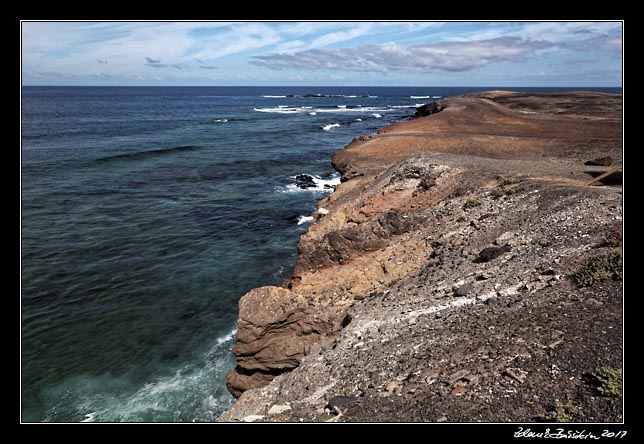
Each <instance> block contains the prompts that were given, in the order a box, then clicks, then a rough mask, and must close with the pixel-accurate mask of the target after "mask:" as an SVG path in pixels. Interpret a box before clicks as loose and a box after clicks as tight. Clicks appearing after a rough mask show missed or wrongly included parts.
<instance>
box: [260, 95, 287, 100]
mask: <svg viewBox="0 0 644 444" xmlns="http://www.w3.org/2000/svg"><path fill="white" fill-rule="evenodd" d="M262 97H265V98H267V99H285V98H286V96H268V95H266V96H262Z"/></svg>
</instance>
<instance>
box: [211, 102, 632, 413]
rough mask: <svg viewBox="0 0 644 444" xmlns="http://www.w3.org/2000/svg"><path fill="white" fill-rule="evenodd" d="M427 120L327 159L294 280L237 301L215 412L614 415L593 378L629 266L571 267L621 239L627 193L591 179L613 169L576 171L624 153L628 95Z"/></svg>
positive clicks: (470, 106) (615, 358) (475, 105)
mask: <svg viewBox="0 0 644 444" xmlns="http://www.w3.org/2000/svg"><path fill="white" fill-rule="evenodd" d="M430 111H431V112H429V114H428V115H427V116H426V117H421V118H418V119H416V120H413V121H409V122H405V123H400V124H396V125H392V126H390V127H387V128H384V129H382V130H381V131H380V132H379V134H376V135H371V136H367V137H360V138H358V139H356V140H354V142H352V143H351V144H350V145H349V146H347V147H346V148H345V149H344V150H342V151H340V152H338V153H337V154H336V155H335V156H334V159H333V162H334V165H335V166H336V168H337V169H338V170H339V171H340V172H341V173H342V174H343V182H342V183H341V184H340V185H339V186H338V187H337V188H336V190H335V191H334V192H333V193H332V194H331V195H330V196H329V197H327V198H325V199H323V200H322V201H320V203H319V205H318V210H317V211H316V212H314V213H313V216H314V220H313V221H312V222H311V224H310V227H309V230H308V232H307V233H306V234H305V235H303V236H302V238H301V240H300V243H299V246H298V253H299V258H298V261H297V263H296V265H295V268H294V271H293V277H292V279H291V281H290V283H289V284H288V288H278V287H263V288H259V289H254V290H252V291H250V292H249V293H248V294H246V295H245V296H243V297H242V299H241V300H240V305H239V308H240V310H239V328H238V333H237V344H236V345H235V348H234V352H235V356H236V358H237V368H236V369H235V371H233V372H232V373H231V374H230V375H229V376H228V387H229V390H230V391H231V393H233V394H234V395H235V396H236V397H239V396H240V395H241V398H240V399H239V401H238V402H237V403H236V404H235V406H233V408H232V409H231V410H230V411H229V412H227V413H226V414H224V416H222V418H221V419H220V420H223V421H236V420H242V419H244V418H252V420H289V421H295V420H299V419H300V418H302V420H307V421H327V420H329V421H331V420H332V421H351V420H354V421H371V420H373V421H376V420H385V421H396V420H401V421H409V420H411V421H416V420H420V421H443V420H448V421H452V420H458V421H480V420H483V421H497V420H498V421H506V420H512V421H526V420H528V421H529V420H534V419H535V418H536V417H538V416H539V415H547V414H549V413H548V412H549V411H550V410H552V409H555V408H556V403H557V402H559V401H557V400H559V399H562V397H563V398H566V399H569V400H570V402H571V403H572V404H575V403H576V405H577V409H576V410H575V411H576V412H577V413H575V414H576V415H577V417H575V419H577V420H580V421H584V420H591V419H592V420H600V421H601V420H603V419H608V420H611V421H614V420H618V418H619V417H620V415H621V410H620V407H619V400H615V399H608V398H606V399H603V398H601V397H600V399H599V401H598V400H597V397H596V396H595V397H593V395H592V393H593V392H592V388H591V387H589V386H587V383H586V382H584V381H586V379H584V374H587V373H589V372H592V371H593V369H595V368H596V367H599V366H602V365H603V366H606V365H608V366H612V367H615V368H617V367H620V366H621V345H622V344H621V308H620V307H621V283H620V282H618V281H615V280H613V279H618V276H621V273H616V272H614V270H612V271H611V272H609V273H604V274H602V275H601V276H604V278H602V279H598V280H597V281H596V282H595V281H593V280H592V279H591V280H590V281H589V282H592V285H590V286H589V287H588V288H586V287H584V288H582V287H580V284H579V282H578V281H577V280H576V278H575V276H576V275H577V276H581V275H579V274H576V273H578V272H579V270H580V268H583V267H584V266H585V265H584V264H586V263H587V261H589V260H593V258H595V257H597V256H601V255H605V257H611V258H612V259H611V261H612V262H610V261H609V262H610V263H611V264H614V263H615V261H614V260H613V259H614V258H615V257H616V256H615V254H617V253H616V252H618V251H619V248H620V245H621V236H616V235H615V230H616V229H617V228H618V227H620V226H621V186H612V187H608V186H598V187H587V186H586V185H585V183H586V182H587V181H588V180H589V178H590V177H591V176H590V175H589V173H592V172H598V171H602V168H603V169H604V170H605V169H606V167H602V166H587V165H584V162H586V161H588V160H592V159H597V158H602V157H607V156H610V157H612V158H613V159H619V158H621V143H622V142H621V96H613V95H603V94H590V93H570V94H521V93H505V92H488V93H482V94H473V95H466V96H460V97H454V98H451V99H447V100H445V101H442V102H441V103H440V104H439V105H437V106H435V107H433V108H432V109H431V110H430ZM620 233H621V231H620ZM608 238H610V239H612V240H611V242H612V243H609V244H607V243H606V242H607V241H606V239H608ZM615 239H618V241H615ZM606 255H608V256H606ZM610 255H612V256H610ZM619 261H620V262H619V266H620V267H621V256H619ZM609 262H606V260H603V262H602V261H599V262H598V263H601V264H605V263H609ZM592 270H594V269H592ZM593 272H594V271H593ZM611 273H612V274H611ZM586 274H588V272H586ZM586 274H585V275H584V276H585V277H584V279H586ZM591 274H592V273H591ZM606 276H608V277H607V278H606ZM584 282H585V281H584ZM589 301H590V302H589ZM597 329H599V330H600V331H603V332H605V333H604V334H603V335H602V337H601V338H593V333H592V331H594V330H597ZM607 350H610V352H609V351H607ZM271 381H272V382H271ZM562 393H563V395H562ZM526 400H528V401H529V404H526V402H528V401H526ZM572 404H571V405H572ZM276 405H277V407H279V408H277V407H276ZM562 408H563V407H562ZM549 409H550V410H549ZM564 410H565V409H564ZM570 410H571V411H572V410H574V409H572V407H571V408H570ZM269 412H271V413H270V414H269ZM275 412H279V413H275ZM531 415H532V416H531ZM584 415H585V416H584ZM573 416H574V415H573ZM247 420H248V419H247Z"/></svg>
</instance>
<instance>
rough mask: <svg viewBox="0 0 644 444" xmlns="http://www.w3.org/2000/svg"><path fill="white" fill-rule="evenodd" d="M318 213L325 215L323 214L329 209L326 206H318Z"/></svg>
mask: <svg viewBox="0 0 644 444" xmlns="http://www.w3.org/2000/svg"><path fill="white" fill-rule="evenodd" d="M318 214H320V215H322V216H325V215H327V214H329V210H327V209H326V208H322V207H320V208H318Z"/></svg>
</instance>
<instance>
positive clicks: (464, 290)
mask: <svg viewBox="0 0 644 444" xmlns="http://www.w3.org/2000/svg"><path fill="white" fill-rule="evenodd" d="M472 290H474V285H473V284H471V283H467V284H463V285H461V286H460V287H458V290H456V296H465V295H467V294H469V293H471V292H472Z"/></svg>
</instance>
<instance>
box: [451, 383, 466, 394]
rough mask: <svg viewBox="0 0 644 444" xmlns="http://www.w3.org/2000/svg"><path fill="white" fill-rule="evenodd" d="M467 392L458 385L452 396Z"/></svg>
mask: <svg viewBox="0 0 644 444" xmlns="http://www.w3.org/2000/svg"><path fill="white" fill-rule="evenodd" d="M466 391H467V389H466V388H465V387H464V386H462V385H457V386H456V387H454V390H452V395H462V394H463V393H465V392H466Z"/></svg>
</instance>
